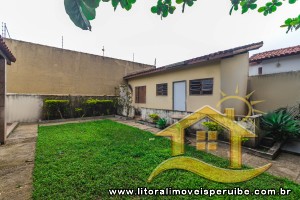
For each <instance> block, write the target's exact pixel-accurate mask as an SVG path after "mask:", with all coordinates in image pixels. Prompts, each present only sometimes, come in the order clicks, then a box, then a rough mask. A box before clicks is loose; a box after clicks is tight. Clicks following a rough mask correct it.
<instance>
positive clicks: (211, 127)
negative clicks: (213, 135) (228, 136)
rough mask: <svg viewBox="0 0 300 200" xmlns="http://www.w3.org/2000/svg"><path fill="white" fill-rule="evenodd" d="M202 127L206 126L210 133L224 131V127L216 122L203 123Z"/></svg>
mask: <svg viewBox="0 0 300 200" xmlns="http://www.w3.org/2000/svg"><path fill="white" fill-rule="evenodd" d="M202 125H203V126H205V127H206V128H207V129H208V131H217V132H221V131H223V127H222V126H220V125H219V124H217V123H216V122H212V121H209V122H202Z"/></svg>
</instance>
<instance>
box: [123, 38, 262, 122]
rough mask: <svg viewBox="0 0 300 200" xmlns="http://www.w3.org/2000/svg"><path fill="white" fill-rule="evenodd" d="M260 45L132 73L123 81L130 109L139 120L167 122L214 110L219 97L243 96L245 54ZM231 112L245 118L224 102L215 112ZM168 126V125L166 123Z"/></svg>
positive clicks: (238, 108) (240, 107) (239, 109)
mask: <svg viewBox="0 0 300 200" xmlns="http://www.w3.org/2000/svg"><path fill="white" fill-rule="evenodd" d="M262 45H263V42H259V43H254V44H249V45H245V46H240V47H236V48H232V49H228V50H225V51H219V52H216V53H212V54H208V55H205V56H201V57H197V58H193V59H190V60H185V61H182V62H179V63H175V64H172V65H168V66H164V67H160V68H156V69H150V70H145V71H142V72H137V73H132V74H129V75H127V76H125V77H124V79H125V80H126V81H127V83H128V85H129V86H130V87H131V88H132V95H133V103H132V105H133V106H134V107H135V108H136V109H137V110H139V111H140V112H141V116H142V119H144V120H145V119H146V120H147V118H148V114H151V113H157V114H159V116H160V117H164V118H167V119H169V120H170V117H172V116H173V115H174V114H182V115H186V114H189V113H191V112H193V111H195V110H197V109H199V108H201V107H203V106H205V105H210V106H212V107H215V108H216V105H217V104H218V102H219V101H220V100H221V98H222V95H221V93H222V94H234V93H235V91H236V90H237V86H238V93H239V95H240V96H246V94H247V83H248V70H249V51H251V50H255V49H259V48H260V47H262ZM224 108H235V111H236V113H237V114H238V115H244V114H245V111H246V110H245V105H244V103H243V102H239V101H234V100H233V101H226V102H224V103H223V104H222V105H221V107H219V108H216V109H217V110H218V111H221V112H223V111H224ZM169 122H170V121H169Z"/></svg>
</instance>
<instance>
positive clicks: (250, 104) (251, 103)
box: [217, 85, 265, 121]
mask: <svg viewBox="0 0 300 200" xmlns="http://www.w3.org/2000/svg"><path fill="white" fill-rule="evenodd" d="M254 92H255V91H252V92H250V93H249V94H247V95H246V96H245V97H241V96H239V86H238V85H237V86H236V89H235V94H236V95H231V96H229V95H227V94H226V93H224V92H223V91H221V95H222V97H223V98H222V99H221V100H220V101H219V102H218V104H217V108H218V107H220V105H221V104H222V103H223V102H224V101H227V100H230V99H237V100H240V101H243V102H244V103H245V104H246V105H247V107H248V113H247V115H246V116H245V117H244V118H243V120H244V121H245V120H248V118H249V117H250V116H252V115H255V114H265V113H264V112H263V111H260V110H256V109H254V108H253V106H254V105H256V104H258V103H262V102H264V100H259V101H250V100H249V99H250V97H251V96H252V95H253V93H254Z"/></svg>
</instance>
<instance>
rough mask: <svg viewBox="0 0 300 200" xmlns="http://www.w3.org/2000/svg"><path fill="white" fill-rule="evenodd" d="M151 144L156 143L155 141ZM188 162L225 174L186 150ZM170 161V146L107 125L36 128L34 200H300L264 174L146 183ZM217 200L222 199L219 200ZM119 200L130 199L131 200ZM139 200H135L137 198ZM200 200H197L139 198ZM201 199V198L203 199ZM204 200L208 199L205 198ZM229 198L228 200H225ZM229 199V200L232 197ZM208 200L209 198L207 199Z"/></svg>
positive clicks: (172, 177) (287, 184) (169, 176)
mask: <svg viewBox="0 0 300 200" xmlns="http://www.w3.org/2000/svg"><path fill="white" fill-rule="evenodd" d="M152 138H155V139H154V140H153V139H152ZM185 155H186V156H191V157H194V158H198V159H201V160H203V161H204V162H207V163H211V164H213V165H215V166H218V167H222V168H227V167H228V166H229V161H228V160H226V159H223V158H219V157H216V156H213V155H211V154H208V153H205V152H201V151H196V149H194V148H193V147H190V146H186V154H185ZM170 157H171V148H170V140H168V139H166V138H162V137H155V136H154V135H153V134H151V133H149V132H145V131H142V130H139V129H137V128H133V127H130V126H127V125H123V124H119V123H116V122H113V121H110V120H101V121H94V122H87V123H79V124H78V123H76V124H65V125H60V126H48V127H39V135H38V141H37V150H36V158H35V168H34V192H33V198H34V199H107V198H109V197H110V196H109V194H108V189H136V188H138V187H147V188H152V189H165V188H167V187H172V188H173V189H200V188H201V187H202V188H205V189H225V188H228V189H234V188H236V187H240V188H243V189H250V190H254V189H276V190H277V191H278V190H279V188H280V187H282V188H285V189H291V190H292V193H291V195H289V196H286V197H284V196H277V197H276V196H269V197H266V196H264V197H263V196H260V197H259V196H255V197H251V196H243V197H242V196H239V197H237V196H235V197H234V198H235V199H258V198H263V199H265V198H270V199H284V198H286V199H298V198H299V197H300V186H299V185H297V184H295V183H293V182H291V181H289V180H287V179H282V178H277V177H275V176H271V175H269V174H263V175H261V176H259V177H257V178H255V179H252V180H250V181H247V182H243V183H236V184H222V183H217V182H212V181H209V180H207V179H204V178H202V177H199V176H197V175H195V174H192V173H190V172H187V171H183V170H170V171H166V172H164V173H162V174H160V175H159V176H158V177H157V178H155V179H154V181H153V182H151V183H147V182H146V181H147V178H148V177H149V175H150V174H151V172H152V170H153V169H154V168H155V167H156V166H157V165H158V164H160V163H161V162H163V161H164V160H166V159H168V158H170ZM218 197H219V198H221V199H224V198H225V197H221V196H218ZM118 198H120V199H124V198H128V199H132V198H133V197H132V196H119V197H118ZM137 198H139V197H137ZM142 198H149V199H153V198H159V199H199V196H168V197H162V196H160V197H157V196H156V197H153V196H152V197H150V196H148V197H146V196H144V197H142ZM201 198H205V197H204V196H201ZM207 198H208V197H207ZM228 198H229V197H228ZM231 198H232V197H231ZM210 199H211V198H210Z"/></svg>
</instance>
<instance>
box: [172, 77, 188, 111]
mask: <svg viewBox="0 0 300 200" xmlns="http://www.w3.org/2000/svg"><path fill="white" fill-rule="evenodd" d="M180 82H184V84H185V106H184V107H185V111H180V110H174V84H175V83H180ZM186 82H187V81H186V80H182V81H174V82H173V83H172V110H173V111H179V112H187V96H186V95H187V84H186Z"/></svg>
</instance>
